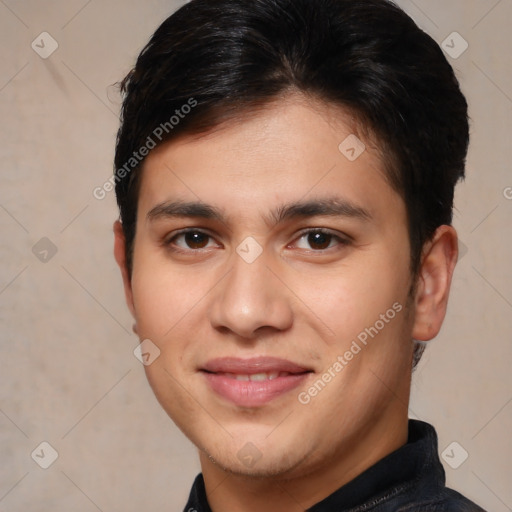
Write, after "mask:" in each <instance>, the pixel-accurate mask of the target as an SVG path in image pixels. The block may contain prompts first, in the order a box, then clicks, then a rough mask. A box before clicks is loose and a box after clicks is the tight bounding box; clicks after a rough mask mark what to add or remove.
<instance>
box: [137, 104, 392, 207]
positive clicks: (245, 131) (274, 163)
mask: <svg viewBox="0 0 512 512" xmlns="http://www.w3.org/2000/svg"><path fill="white" fill-rule="evenodd" d="M355 126H356V122H355V119H354V117H353V116H351V115H350V113H349V112H347V111H343V110H342V109H340V108H339V107H337V106H336V107H335V106H333V105H326V104H324V103H320V102H316V101H313V100H306V99H304V98H296V97H295V98H288V99H287V100H284V101H279V102H274V103H272V104H270V105H268V106H266V107H265V108H264V109H262V110H260V111H258V112H256V113H252V114H250V115H249V114H248V115H247V116H246V117H245V118H242V119H238V120H236V121H231V122H227V123H225V124H224V125H221V126H220V127H217V128H216V129H214V130H212V131H211V132H208V133H206V134H202V135H200V136H182V137H180V138H178V139H176V140H171V141H170V142H167V143H165V144H163V145H161V146H159V147H157V148H156V149H154V150H153V151H152V152H151V153H150V154H149V155H148V157H147V158H146V160H145V163H144V168H143V174H142V179H141V186H140V195H139V211H140V213H141V214H143V215H145V214H147V213H148V212H149V211H150V210H151V209H152V208H154V206H155V205H156V204H159V203H162V202H165V201H170V200H181V201H190V200H195V201H197V200H199V201H201V202H204V203H208V204H215V205H217V206H221V207H222V208H223V209H230V208H231V209H233V210H238V211H239V212H241V211H245V212H249V211H250V210H255V209H260V210H270V209H273V208H274V207H275V206H276V204H282V203H287V202H291V201H297V200H299V199H304V198H307V197H319V196H320V197H321V196H326V195H329V196H331V197H332V196H335V195H342V196H343V197H348V198H350V199H351V201H352V202H356V203H357V202H359V203H364V204H367V205H369V210H372V209H374V208H375V207H377V206H378V203H382V205H381V206H385V203H386V201H381V200H379V197H378V196H380V199H386V198H387V200H388V203H389V200H392V201H395V202H396V200H397V195H396V193H395V192H394V190H393V189H392V188H391V187H390V186H389V184H388V182H387V180H386V177H385V171H384V163H383V161H382V158H381V156H380V151H379V148H378V147H377V146H376V145H375V144H374V143H373V142H372V141H370V140H369V139H368V138H363V137H362V136H361V135H359V134H356V133H354V132H355ZM388 206H389V204H388Z"/></svg>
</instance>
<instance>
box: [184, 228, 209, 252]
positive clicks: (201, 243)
mask: <svg viewBox="0 0 512 512" xmlns="http://www.w3.org/2000/svg"><path fill="white" fill-rule="evenodd" d="M182 236H183V237H184V238H185V243H186V244H187V247H189V248H190V249H204V248H205V247H206V246H207V245H208V241H209V239H210V237H209V236H208V235H206V234H204V233H200V232H199V231H189V232H188V233H184V234H183V235H182Z"/></svg>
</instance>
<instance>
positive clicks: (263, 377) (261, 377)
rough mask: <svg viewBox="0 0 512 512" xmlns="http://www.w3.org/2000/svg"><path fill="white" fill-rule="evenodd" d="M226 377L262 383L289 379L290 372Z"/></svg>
mask: <svg viewBox="0 0 512 512" xmlns="http://www.w3.org/2000/svg"><path fill="white" fill-rule="evenodd" d="M225 375H226V377H229V378H230V379H235V380H240V381H245V382H248V381H251V382H261V381H264V380H274V379H277V378H278V377H287V376H288V375H290V374H289V373H288V372H268V373H266V372H264V373H252V374H251V375H240V374H238V373H226V374H225Z"/></svg>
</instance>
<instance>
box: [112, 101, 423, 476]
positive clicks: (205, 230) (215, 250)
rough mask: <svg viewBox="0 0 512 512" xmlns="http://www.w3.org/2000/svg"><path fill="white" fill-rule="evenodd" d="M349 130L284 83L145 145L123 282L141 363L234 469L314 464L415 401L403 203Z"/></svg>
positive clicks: (266, 471)
mask: <svg viewBox="0 0 512 512" xmlns="http://www.w3.org/2000/svg"><path fill="white" fill-rule="evenodd" d="M351 134H352V128H351V123H350V118H349V117H348V115H344V114H343V112H339V111H336V116H334V111H333V107H330V109H328V108H327V107H323V106H321V105H313V104H312V103H309V104H308V103H306V101H305V100H300V99H289V100H288V101H281V102H280V103H276V104H274V105H272V106H271V107H268V108H266V109H265V110H264V111H261V112H260V113H258V114H257V115H254V116H250V117H248V118H247V119H246V120H244V121H243V122H239V123H233V124H228V125H225V126H223V127H222V128H221V129H218V130H216V131H214V132H212V133H209V134H207V135H205V136H202V137H199V138H198V137H195V138H192V137H188V138H187V137H185V138H181V139H179V140H176V141H172V142H170V143H168V144H166V145H164V146H161V147H159V148H157V149H155V150H153V151H152V152H151V154H150V155H149V156H148V157H147V159H146V162H145V165H144V170H143V176H142V182H141V188H140V196H139V204H138V221H137V226H136V236H135V244H134V257H133V273H132V277H131V281H129V280H126V283H125V284H126V288H127V296H128V302H129V305H130V307H131V309H132V312H133V314H134V316H135V319H136V323H137V332H138V334H139V337H140V339H141V340H145V339H149V340H151V342H152V343H154V345H156V346H157V347H158V349H159V351H160V355H159V357H157V358H156V359H155V360H154V361H153V362H152V363H151V364H150V365H148V366H146V367H145V369H146V373H147V377H148V380H149V382H150V384H151V386H152V388H153V390H154V392H155V394H156V396H157V398H158V400H159V401H160V403H161V404H162V406H163V407H164V409H165V410H166V411H167V413H168V414H169V416H170V417H171V418H172V419H173V420H174V421H175V423H176V424H177V425H178V426H179V427H180V428H181V429H182V430H183V432H184V433H185V434H186V435H187V436H188V437H189V438H190V439H191V440H192V441H193V442H194V443H195V444H196V445H197V446H198V447H199V448H201V449H202V450H203V451H204V452H205V453H208V454H209V456H210V458H211V459H213V460H215V461H216V462H217V463H218V464H219V465H220V466H222V467H224V468H227V469H229V470H231V471H234V472H237V473H242V474H250V475H271V474H272V475H279V474H281V475H293V474H304V473H306V472H308V471H312V469H313V468H314V467H316V466H317V465H321V464H325V463H326V462H327V461H328V460H329V459H330V458H334V457H339V456H340V455H343V454H344V453H345V454H346V453H349V452H350V451H351V450H353V448H354V446H359V445H360V444H361V443H362V442H363V440H364V439H367V438H368V437H369V436H371V435H372V434H371V433H372V432H373V431H375V429H379V430H378V431H379V432H382V429H392V428H393V425H394V424H395V423H396V422H397V421H403V419H404V418H406V417H407V407H406V406H404V403H405V404H406V402H407V399H408V390H409V379H410V368H411V354H412V343H411V339H412V330H413V317H414V314H412V309H411V307H410V306H409V305H408V295H409V291H410V288H411V284H412V283H411V275H410V271H409V262H410V246H409V238H408V233H407V223H406V211H405V206H404V202H403V200H402V199H401V198H400V196H399V195H398V194H397V193H396V192H395V191H394V190H393V189H392V188H391V187H390V185H389V184H388V183H387V181H386V179H385V176H384V173H383V164H382V162H381V159H380V158H379V155H378V153H377V152H376V150H375V148H372V146H371V144H370V143H369V141H363V142H365V143H366V149H365V150H364V151H363V152H362V153H361V154H360V156H358V157H357V158H355V159H354V157H355V156H357V154H358V153H359V151H360V148H359V147H356V146H354V140H355V139H353V138H351V139H348V141H347V142H346V143H344V144H342V146H341V150H340V148H339V146H340V144H341V143H343V141H345V139H347V137H348V136H350V135H351ZM356 142H357V141H356ZM350 148H354V151H351V150H350ZM349 157H350V158H349ZM120 252H122V251H121V250H119V253H120ZM370 448H371V447H370Z"/></svg>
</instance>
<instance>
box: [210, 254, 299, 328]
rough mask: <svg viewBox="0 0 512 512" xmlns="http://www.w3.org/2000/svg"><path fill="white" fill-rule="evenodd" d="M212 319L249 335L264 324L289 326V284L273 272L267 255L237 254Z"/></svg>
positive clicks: (215, 303) (290, 316)
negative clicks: (254, 256)
mask: <svg viewBox="0 0 512 512" xmlns="http://www.w3.org/2000/svg"><path fill="white" fill-rule="evenodd" d="M211 322H212V324H213V325H214V327H216V328H228V329H229V330H230V331H232V332H234V333H236V334H238V335H239V336H242V337H246V338H252V337H253V336H254V333H255V331H256V330H257V329H259V328H261V327H270V328H274V329H278V330H283V329H286V328H287V327H289V325H290V324H291V322H292V311H291V308H290V302H289V297H288V296H287V294H286V287H284V286H283V285H282V283H280V282H279V281H278V280H277V279H276V277H275V276H274V275H273V273H272V272H271V270H270V269H269V267H268V262H267V260H266V258H265V257H264V255H262V256H259V257H258V258H256V259H255V260H254V261H250V260H246V259H244V257H243V254H242V255H238V254H236V255H235V256H234V258H233V264H232V268H231V271H230V272H229V274H228V275H227V276H226V279H224V280H223V282H222V285H221V289H219V290H218V294H217V296H216V299H215V301H214V305H213V308H212V318H211Z"/></svg>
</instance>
